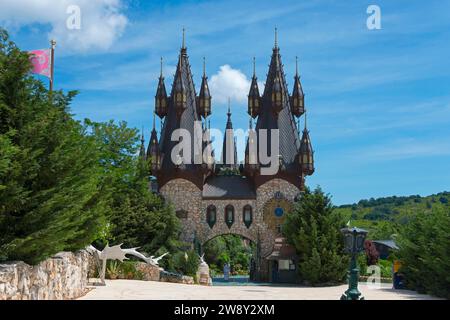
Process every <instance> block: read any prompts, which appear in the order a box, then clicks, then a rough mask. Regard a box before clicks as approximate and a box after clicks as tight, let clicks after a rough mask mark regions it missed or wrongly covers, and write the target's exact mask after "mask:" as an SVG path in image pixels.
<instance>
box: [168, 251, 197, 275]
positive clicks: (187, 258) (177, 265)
mask: <svg viewBox="0 0 450 320" xmlns="http://www.w3.org/2000/svg"><path fill="white" fill-rule="evenodd" d="M173 263H174V269H175V271H177V272H178V273H182V274H184V275H187V276H192V277H193V276H194V275H196V274H197V271H198V267H199V266H200V258H199V257H198V255H197V253H196V252H195V251H194V250H189V251H185V252H183V251H179V252H177V253H176V254H175V255H174V257H173Z"/></svg>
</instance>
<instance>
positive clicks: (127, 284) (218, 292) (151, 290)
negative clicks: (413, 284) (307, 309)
mask: <svg viewBox="0 0 450 320" xmlns="http://www.w3.org/2000/svg"><path fill="white" fill-rule="evenodd" d="M346 288H347V287H346V286H345V285H342V286H336V287H324V288H310V287H296V286H284V287H282V286H257V285H255V286H227V287H224V286H212V287H204V286H198V285H184V284H175V283H166V282H153V281H137V280H106V286H105V287H95V288H94V289H93V290H92V291H90V292H89V293H88V294H87V295H86V296H84V297H82V298H80V299H83V300H110V299H114V300H116V299H132V300H230V299H236V300H240V299H248V300H277V299H280V300H317V299H320V300H337V299H339V298H340V296H341V295H342V293H343V292H344V291H345V290H346ZM360 291H361V292H362V293H363V295H364V297H365V298H366V299H367V300H418V299H426V300H428V299H434V298H433V297H430V296H427V295H420V294H417V293H416V292H413V291H407V290H393V289H391V286H390V285H385V284H384V285H382V287H381V288H378V289H369V288H368V287H367V286H366V285H365V284H361V285H360Z"/></svg>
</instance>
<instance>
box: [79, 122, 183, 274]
mask: <svg viewBox="0 0 450 320" xmlns="http://www.w3.org/2000/svg"><path fill="white" fill-rule="evenodd" d="M86 125H87V126H88V128H89V131H90V132H92V135H93V136H94V137H95V140H96V141H97V144H98V145H99V146H101V147H100V153H101V165H102V169H103V175H102V176H103V179H104V180H105V183H106V185H107V186H108V188H109V191H110V193H111V202H110V207H111V215H110V216H111V218H110V225H109V228H108V234H107V235H106V239H107V240H109V243H110V244H111V245H115V244H121V243H123V247H125V248H126V247H139V248H140V252H143V253H146V254H147V255H154V256H157V255H160V254H163V253H165V252H170V253H171V254H173V253H175V252H176V251H178V250H180V249H179V246H180V244H179V243H178V235H179V230H180V225H179V220H178V218H177V217H176V215H175V212H174V210H173V209H172V208H171V207H169V206H167V205H165V203H164V201H163V200H162V198H161V197H159V196H158V195H155V194H153V193H151V192H150V190H149V180H148V172H147V169H146V168H147V163H146V162H145V161H143V160H142V159H141V158H139V157H136V156H135V155H136V153H137V147H138V144H137V142H138V135H137V131H136V130H135V129H130V128H128V127H127V126H126V123H124V122H121V123H119V124H115V123H113V122H108V123H93V122H90V121H87V122H86ZM170 258H171V256H167V257H165V258H164V259H163V260H161V265H162V266H163V267H166V268H168V269H169V270H170V269H173V267H172V266H171V262H170V260H171V259H170Z"/></svg>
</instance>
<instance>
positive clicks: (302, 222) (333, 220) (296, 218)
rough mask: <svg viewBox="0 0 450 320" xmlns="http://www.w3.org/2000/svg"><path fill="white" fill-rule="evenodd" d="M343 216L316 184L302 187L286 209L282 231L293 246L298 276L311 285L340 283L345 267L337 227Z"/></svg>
mask: <svg viewBox="0 0 450 320" xmlns="http://www.w3.org/2000/svg"><path fill="white" fill-rule="evenodd" d="M344 226H345V220H343V219H342V217H341V216H340V215H339V214H338V213H337V212H335V210H334V208H333V205H332V204H331V199H330V197H329V196H327V195H325V194H324V193H323V192H322V190H321V189H320V188H317V189H316V190H314V191H313V192H311V191H310V190H309V189H307V190H306V191H305V193H304V194H303V196H302V197H301V199H300V200H299V201H298V202H297V203H296V205H295V208H294V211H293V212H291V213H289V214H288V215H287V218H286V222H285V223H284V225H283V234H284V235H285V236H286V237H287V239H288V241H289V242H290V243H291V244H293V245H294V246H295V248H296V251H297V254H298V256H299V268H298V270H299V275H300V278H301V279H302V280H303V281H304V282H307V283H309V284H311V285H321V284H334V283H342V282H343V281H344V280H345V276H346V272H347V268H348V262H349V260H348V256H346V255H344V254H343V239H342V234H341V232H340V229H341V228H342V227H344Z"/></svg>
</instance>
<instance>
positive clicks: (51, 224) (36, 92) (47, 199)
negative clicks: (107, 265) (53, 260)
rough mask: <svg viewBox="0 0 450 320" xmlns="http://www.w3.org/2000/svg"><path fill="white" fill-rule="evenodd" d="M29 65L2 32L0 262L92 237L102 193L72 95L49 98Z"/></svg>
mask: <svg viewBox="0 0 450 320" xmlns="http://www.w3.org/2000/svg"><path fill="white" fill-rule="evenodd" d="M30 67H31V66H30V63H29V60H28V54H27V53H26V52H22V51H21V50H20V49H19V48H17V47H16V45H15V44H14V43H13V42H11V41H9V40H8V35H7V33H6V31H4V30H0V70H1V72H0V146H1V148H0V259H2V260H5V259H8V260H24V261H26V262H28V263H32V264H35V263H37V262H39V261H41V260H43V259H45V258H47V257H48V256H51V255H52V254H54V253H56V252H58V251H62V250H77V249H80V248H82V247H84V246H86V245H87V244H89V243H91V242H92V241H93V240H94V239H95V238H96V237H98V233H99V231H100V230H101V228H102V226H104V224H105V222H106V219H105V217H106V213H107V204H106V203H107V194H106V193H105V192H104V190H103V188H102V184H101V170H100V169H101V168H100V166H99V164H98V156H99V154H98V151H97V148H96V145H95V141H94V139H92V138H89V137H87V136H86V132H85V131H84V127H83V126H82V125H81V124H80V123H78V122H77V121H75V120H73V119H72V116H71V115H70V113H69V104H70V102H71V101H72V99H73V97H74V96H75V95H76V92H69V93H68V94H64V93H62V92H61V91H58V92H54V93H53V94H52V95H51V97H50V95H49V92H48V90H47V89H46V88H45V87H44V85H43V83H42V82H41V81H38V80H36V79H34V78H33V77H31V76H30V75H29V70H30Z"/></svg>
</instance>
